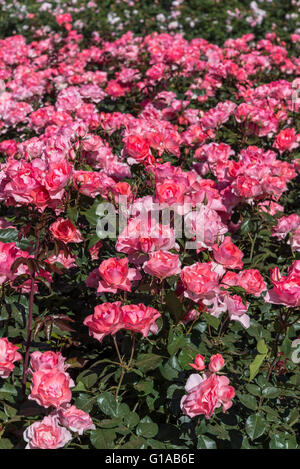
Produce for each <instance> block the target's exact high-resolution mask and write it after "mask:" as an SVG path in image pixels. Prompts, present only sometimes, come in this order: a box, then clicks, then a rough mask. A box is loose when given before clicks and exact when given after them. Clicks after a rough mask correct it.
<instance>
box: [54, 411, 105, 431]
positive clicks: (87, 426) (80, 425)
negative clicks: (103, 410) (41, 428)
mask: <svg viewBox="0 0 300 469" xmlns="http://www.w3.org/2000/svg"><path fill="white" fill-rule="evenodd" d="M58 418H59V421H60V423H61V424H62V425H63V426H64V427H67V428H68V429H69V430H72V432H76V433H78V434H79V435H82V434H83V432H84V431H85V430H95V428H96V427H95V425H94V424H93V421H92V419H91V417H90V416H89V414H87V413H86V412H84V411H83V410H81V409H77V407H75V406H74V405H71V406H70V407H68V408H66V409H63V408H62V409H59V410H58Z"/></svg>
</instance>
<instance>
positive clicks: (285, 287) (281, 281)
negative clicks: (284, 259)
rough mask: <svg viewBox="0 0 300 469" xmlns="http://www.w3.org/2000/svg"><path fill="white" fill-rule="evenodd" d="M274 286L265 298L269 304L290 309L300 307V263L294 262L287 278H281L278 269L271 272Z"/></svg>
mask: <svg viewBox="0 0 300 469" xmlns="http://www.w3.org/2000/svg"><path fill="white" fill-rule="evenodd" d="M271 280H272V283H273V285H274V287H273V289H272V290H269V291H268V292H267V294H266V296H265V301H266V302H267V303H275V304H281V305H285V306H290V307H296V306H300V261H294V262H293V263H292V264H291V265H290V267H289V269H288V273H287V275H286V276H283V277H282V276H281V274H280V272H279V269H278V267H275V269H273V270H271Z"/></svg>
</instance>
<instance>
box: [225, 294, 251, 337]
mask: <svg viewBox="0 0 300 469" xmlns="http://www.w3.org/2000/svg"><path fill="white" fill-rule="evenodd" d="M224 302H225V304H226V306H227V310H228V315H229V319H230V320H231V321H238V322H239V323H241V325H242V326H243V327H244V328H245V329H248V327H249V326H250V318H249V316H248V314H246V313H247V311H248V307H249V303H248V302H247V303H246V304H244V303H243V300H242V298H241V297H240V296H239V295H233V296H229V295H226V296H225V299H224Z"/></svg>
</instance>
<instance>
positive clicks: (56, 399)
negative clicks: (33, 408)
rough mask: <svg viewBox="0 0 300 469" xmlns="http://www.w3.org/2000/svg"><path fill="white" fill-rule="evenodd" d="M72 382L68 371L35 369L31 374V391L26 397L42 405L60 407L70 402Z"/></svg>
mask: <svg viewBox="0 0 300 469" xmlns="http://www.w3.org/2000/svg"><path fill="white" fill-rule="evenodd" d="M73 386H74V382H73V380H72V379H71V377H70V375H69V374H68V373H65V372H62V371H59V370H58V369H57V368H52V369H50V370H40V371H35V372H34V373H33V375H32V383H31V393H30V396H29V397H28V399H31V400H34V401H36V402H37V403H38V404H39V405H41V406H43V407H46V408H48V407H50V406H53V407H56V408H58V407H61V406H62V405H63V404H66V403H68V402H70V400H71V399H72V393H71V390H70V387H73Z"/></svg>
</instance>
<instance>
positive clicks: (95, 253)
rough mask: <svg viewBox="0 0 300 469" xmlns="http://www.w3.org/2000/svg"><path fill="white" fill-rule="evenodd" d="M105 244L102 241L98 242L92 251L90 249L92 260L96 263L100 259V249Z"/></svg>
mask: <svg viewBox="0 0 300 469" xmlns="http://www.w3.org/2000/svg"><path fill="white" fill-rule="evenodd" d="M102 246H103V244H102V243H101V241H98V242H97V243H96V244H94V245H93V246H92V247H91V248H90V249H89V253H90V256H91V258H92V260H93V261H95V260H96V259H98V257H99V251H100V249H101V248H102Z"/></svg>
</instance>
